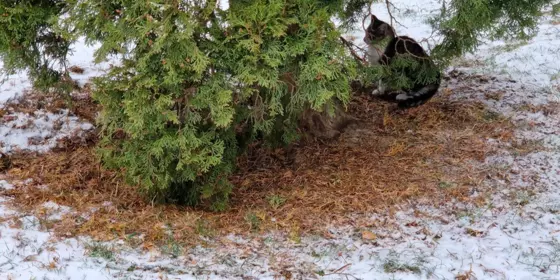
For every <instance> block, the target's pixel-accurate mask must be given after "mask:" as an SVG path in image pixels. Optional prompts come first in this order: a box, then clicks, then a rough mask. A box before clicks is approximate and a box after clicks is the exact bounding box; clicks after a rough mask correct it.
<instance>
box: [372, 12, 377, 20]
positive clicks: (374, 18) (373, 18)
mask: <svg viewBox="0 0 560 280" xmlns="http://www.w3.org/2000/svg"><path fill="white" fill-rule="evenodd" d="M375 21H377V18H376V17H375V16H374V15H373V14H371V22H375Z"/></svg>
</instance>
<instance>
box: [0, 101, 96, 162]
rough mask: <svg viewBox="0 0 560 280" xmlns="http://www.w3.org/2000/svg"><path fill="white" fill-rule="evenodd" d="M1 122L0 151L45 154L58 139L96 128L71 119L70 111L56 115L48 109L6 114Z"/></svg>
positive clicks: (75, 118) (74, 118)
mask: <svg viewBox="0 0 560 280" xmlns="http://www.w3.org/2000/svg"><path fill="white" fill-rule="evenodd" d="M2 118H3V122H2V123H0V151H1V152H3V153H11V152H13V151H15V150H28V151H38V152H45V151H48V150H49V149H51V148H53V147H55V146H56V143H57V140H58V139H61V138H63V137H66V136H71V135H73V134H74V133H81V132H84V131H88V130H91V129H93V125H92V124H90V123H85V122H82V121H80V120H79V119H78V118H77V117H74V116H70V115H69V111H68V110H61V111H60V112H59V113H57V114H54V113H51V112H47V111H45V110H38V111H35V112H33V113H32V114H29V113H21V112H16V113H12V114H7V115H4V116H3V117H2Z"/></svg>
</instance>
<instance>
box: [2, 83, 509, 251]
mask: <svg viewBox="0 0 560 280" xmlns="http://www.w3.org/2000/svg"><path fill="white" fill-rule="evenodd" d="M449 94H452V92H450V91H445V92H444V94H442V96H441V97H438V98H435V99H434V100H433V101H431V102H429V103H428V104H426V105H424V106H421V107H419V108H416V109H412V110H408V111H395V110H393V109H391V108H392V106H391V105H387V104H383V103H380V102H378V101H371V100H368V99H366V98H365V97H361V96H357V97H356V98H355V99H354V100H353V102H352V104H351V105H350V112H351V113H352V114H353V115H354V116H356V117H358V118H360V119H361V122H359V123H357V124H354V125H353V126H351V127H349V128H348V129H347V130H346V131H345V132H344V133H343V134H342V135H341V136H340V137H339V138H338V139H336V140H332V141H328V142H318V141H317V142H308V143H300V144H298V145H296V146H295V147H294V148H293V149H292V150H291V151H290V152H287V151H284V150H273V151H271V150H266V149H264V148H261V147H254V148H253V149H251V150H250V151H249V152H248V154H247V155H246V156H244V157H242V158H240V159H239V160H238V165H239V170H238V171H237V172H236V173H235V174H234V175H232V176H231V178H230V179H231V181H232V182H233V183H234V184H235V189H234V191H233V194H232V195H231V209H229V210H228V211H226V212H223V213H211V212H205V211H203V210H199V209H192V208H187V207H179V206H173V205H152V204H151V203H150V202H149V201H146V200H144V199H142V197H141V196H140V195H138V193H137V192H136V190H135V188H134V187H133V186H128V185H126V184H124V183H123V181H122V178H121V176H120V175H119V174H121V172H115V171H107V170H104V169H103V168H102V167H101V165H100V164H99V162H98V161H97V160H96V157H95V156H94V148H93V143H94V142H95V141H94V140H92V139H89V140H88V141H83V140H80V139H78V140H75V139H66V140H65V141H66V142H65V145H66V146H67V148H66V149H58V150H57V151H54V152H51V153H49V154H44V155H30V154H28V155H19V156H14V157H13V158H12V162H11V163H12V164H11V165H12V166H11V169H10V170H9V171H8V173H7V175H8V176H9V178H10V179H11V180H12V182H18V180H20V181H21V183H19V186H18V187H17V188H14V189H12V190H5V191H2V195H8V196H11V197H13V198H14V200H12V202H13V204H14V206H16V207H19V208H20V209H21V210H24V211H30V212H33V211H36V210H37V209H36V207H37V206H38V205H41V204H42V203H44V202H47V201H52V202H56V203H58V204H60V205H66V206H69V207H71V208H72V209H73V210H74V211H73V212H72V213H69V214H67V215H65V216H64V217H63V219H62V220H61V221H57V222H51V223H49V226H50V228H51V229H53V230H54V232H55V233H57V234H59V235H61V236H75V235H90V236H92V237H94V238H96V239H99V240H110V239H114V238H122V239H125V240H128V241H130V242H132V243H134V242H137V244H140V243H141V244H143V245H144V246H147V247H150V246H152V245H154V244H158V243H163V242H168V241H169V240H170V239H172V240H174V241H175V242H181V243H183V244H195V243H200V242H201V240H200V239H199V236H200V235H207V236H208V235H213V234H216V233H228V232H229V233H244V232H248V231H250V230H257V231H258V230H261V231H262V230H269V229H280V230H285V231H287V232H289V233H290V234H292V235H300V234H302V233H304V232H309V231H313V232H324V230H325V229H326V227H327V226H330V225H343V224H348V223H353V220H352V219H353V218H352V217H355V216H356V215H360V214H363V215H367V214H371V213H374V212H376V211H381V210H386V209H390V208H391V207H392V206H394V205H395V204H398V203H400V202H404V201H410V200H415V199H419V198H422V197H429V198H430V200H431V201H432V202H433V203H434V204H436V205H437V204H441V203H445V202H447V201H450V200H451V199H458V200H468V199H470V198H469V197H470V191H471V190H472V189H473V188H476V187H481V186H480V182H481V181H482V180H483V178H484V176H485V174H486V172H487V171H485V170H483V169H482V167H481V166H482V164H477V162H480V161H483V160H484V158H485V157H486V156H488V155H489V154H491V153H492V152H493V151H492V149H491V148H490V147H489V146H488V145H487V144H486V143H487V141H486V139H488V138H494V139H500V140H502V141H507V140H509V139H510V138H511V135H512V126H511V124H510V123H509V122H508V121H507V120H505V119H503V118H501V117H499V116H498V115H496V114H494V113H492V112H489V111H487V110H486V109H485V107H484V106H483V105H481V104H479V103H474V102H451V101H449V99H448V98H447V95H449ZM84 106H86V105H84ZM89 115H93V114H89ZM28 178H31V179H33V182H32V183H27V184H26V183H23V181H24V180H26V179H28ZM16 184H17V183H16ZM42 186H48V187H42ZM478 191H479V192H480V190H478ZM138 236H143V237H142V239H139V238H138Z"/></svg>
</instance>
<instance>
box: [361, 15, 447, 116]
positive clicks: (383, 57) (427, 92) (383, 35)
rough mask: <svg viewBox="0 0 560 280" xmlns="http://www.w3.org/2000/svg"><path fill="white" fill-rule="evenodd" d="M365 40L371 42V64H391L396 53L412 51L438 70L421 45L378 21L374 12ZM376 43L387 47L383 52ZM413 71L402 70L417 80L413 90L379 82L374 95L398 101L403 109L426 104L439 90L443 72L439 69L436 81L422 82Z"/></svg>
mask: <svg viewBox="0 0 560 280" xmlns="http://www.w3.org/2000/svg"><path fill="white" fill-rule="evenodd" d="M364 42H365V43H366V44H367V45H368V62H369V64H370V65H379V64H381V65H391V63H392V62H393V61H394V59H395V57H396V56H397V55H403V54H411V55H412V57H413V58H414V59H416V60H417V61H418V62H419V63H427V65H424V66H427V67H430V69H436V68H435V65H434V63H433V61H432V60H431V59H430V57H429V56H428V54H427V53H426V52H425V51H424V49H423V48H422V46H420V44H418V43H417V42H416V41H415V40H414V39H412V38H410V37H407V36H397V35H396V33H395V30H394V29H393V27H391V25H389V24H388V23H386V22H384V21H381V20H379V19H378V18H377V17H375V16H374V15H371V23H370V24H369V26H368V28H367V29H366V34H365V37H364ZM379 45H381V46H379ZM376 46H378V47H379V48H384V51H383V52H382V51H381V50H380V49H378V47H376ZM432 67H433V68H432ZM406 70H409V71H406ZM413 71H414V70H412V69H405V70H404V72H405V73H403V74H404V75H406V76H407V77H408V78H409V79H410V80H411V81H415V82H414V84H413V86H412V87H411V88H410V89H389V88H388V87H387V86H386V85H385V83H383V82H382V81H379V84H378V88H377V89H376V90H374V91H373V92H372V94H373V95H375V96H376V97H379V98H381V99H384V100H388V101H392V102H396V103H397V104H398V106H399V107H401V108H410V107H415V106H419V105H421V104H424V103H425V102H427V101H428V100H430V99H431V98H432V97H433V96H434V95H435V94H436V93H437V91H438V89H439V86H440V83H441V74H440V72H439V71H438V75H437V80H436V81H435V82H432V83H421V82H418V81H416V78H417V77H415V76H416V75H415V74H416V73H414V72H413Z"/></svg>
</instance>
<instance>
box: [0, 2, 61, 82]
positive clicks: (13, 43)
mask: <svg viewBox="0 0 560 280" xmlns="http://www.w3.org/2000/svg"><path fill="white" fill-rule="evenodd" d="M65 8H66V4H65V1H60V0H50V1H46V0H45V1H33V0H26V1H7V0H4V1H0V59H1V61H2V63H3V67H2V70H1V71H2V74H4V75H10V74H14V73H15V72H16V71H18V70H22V69H25V70H27V71H28V75H29V78H30V79H31V80H32V81H33V83H34V86H35V87H37V88H39V89H42V90H47V89H50V88H51V87H53V86H56V88H55V89H57V90H62V91H64V92H68V91H69V90H70V89H71V88H69V83H66V82H67V80H68V79H65V78H67V75H66V69H65V68H66V56H67V54H68V51H69V46H70V42H69V41H67V40H65V39H64V38H62V37H61V35H60V34H59V33H57V32H56V31H55V30H54V28H53V26H54V25H55V24H56V23H57V21H58V17H59V15H60V14H62V13H63V11H64V10H65Z"/></svg>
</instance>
